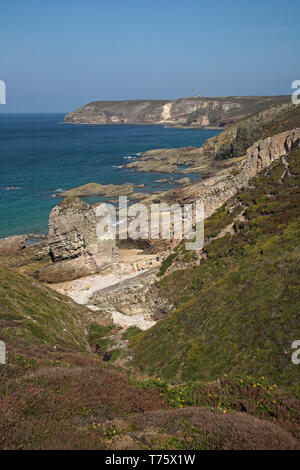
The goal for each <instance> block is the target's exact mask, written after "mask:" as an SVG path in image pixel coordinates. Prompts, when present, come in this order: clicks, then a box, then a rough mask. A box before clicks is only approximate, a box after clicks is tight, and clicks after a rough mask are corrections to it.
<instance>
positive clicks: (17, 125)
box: [0, 114, 218, 237]
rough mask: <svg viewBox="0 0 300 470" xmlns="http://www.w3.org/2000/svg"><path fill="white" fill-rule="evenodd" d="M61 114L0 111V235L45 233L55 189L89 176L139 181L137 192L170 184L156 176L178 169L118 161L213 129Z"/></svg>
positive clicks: (200, 137) (199, 139)
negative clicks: (78, 119)
mask: <svg viewBox="0 0 300 470" xmlns="http://www.w3.org/2000/svg"><path fill="white" fill-rule="evenodd" d="M63 118H64V115H63V114H31V115H30V114H26V115H25V114H24V115H21V114H18V115H0V215H1V218H0V237H6V236H9V235H14V234H22V233H36V234H45V233H47V231H48V217H49V213H50V211H51V209H52V208H53V207H54V206H55V205H56V204H57V203H58V202H59V199H58V198H56V197H54V196H55V194H57V193H58V192H59V191H62V190H64V189H68V188H72V187H75V186H79V185H82V184H85V183H89V182H92V181H93V182H98V183H101V184H108V183H114V184H122V183H127V182H132V183H134V184H141V183H144V184H145V188H143V189H142V190H141V189H137V191H139V192H140V191H145V192H150V191H158V190H163V189H170V188H171V187H172V184H170V183H168V184H164V185H163V184H161V183H160V182H159V180H160V179H163V178H170V177H173V178H175V179H177V178H182V175H175V174H172V175H170V174H165V173H136V172H134V171H131V170H128V169H124V168H119V166H120V165H124V164H125V163H128V162H130V161H133V158H138V155H137V154H138V153H140V152H143V151H146V150H150V149H154V148H175V147H177V148H178V147H185V146H200V145H202V144H203V143H204V142H205V141H206V140H207V139H208V138H209V137H212V136H213V135H215V134H216V133H217V132H218V131H215V130H201V129H174V128H164V127H163V126H147V125H138V126H135V125H126V126H124V125H106V126H90V125H72V124H63V123H62V121H63ZM129 157H131V158H129ZM132 157H133V158H132ZM189 176H190V178H191V179H199V175H189ZM99 199H100V198H99ZM87 201H88V200H87ZM94 201H95V198H93V202H94ZM88 202H89V201H88Z"/></svg>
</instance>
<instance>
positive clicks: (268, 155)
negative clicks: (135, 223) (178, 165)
mask: <svg viewBox="0 0 300 470" xmlns="http://www.w3.org/2000/svg"><path fill="white" fill-rule="evenodd" d="M299 145H300V128H297V129H293V130H291V131H286V132H282V133H280V134H277V135H274V136H273V137H268V138H266V139H263V140H259V141H258V142H256V143H255V144H254V145H253V146H251V147H250V148H248V150H247V154H246V156H245V157H244V158H242V159H239V161H237V162H236V163H234V164H233V165H231V166H230V167H229V168H227V169H224V170H221V171H219V172H217V173H216V174H215V175H214V176H212V177H210V178H207V179H204V180H202V181H201V182H199V183H196V184H192V185H189V186H187V187H186V188H185V189H184V191H183V190H180V191H179V190H176V191H169V192H168V193H166V199H167V201H168V202H174V201H177V202H179V203H180V204H187V203H191V202H195V201H196V200H199V201H202V202H203V203H204V211H205V217H209V216H210V215H211V214H212V213H213V212H214V211H215V210H216V209H218V208H219V207H221V206H222V204H223V203H224V202H226V201H227V200H228V199H229V198H231V197H232V196H234V195H235V194H236V192H237V191H238V190H239V189H241V188H243V187H246V186H247V184H248V182H249V180H250V179H251V178H253V177H254V176H256V175H257V174H258V173H259V172H260V171H262V170H264V169H265V168H267V167H268V166H269V165H270V164H271V163H273V162H274V161H276V160H279V159H280V158H281V157H284V156H285V155H287V154H288V153H289V152H290V151H291V150H292V149H294V148H297V147H299Z"/></svg>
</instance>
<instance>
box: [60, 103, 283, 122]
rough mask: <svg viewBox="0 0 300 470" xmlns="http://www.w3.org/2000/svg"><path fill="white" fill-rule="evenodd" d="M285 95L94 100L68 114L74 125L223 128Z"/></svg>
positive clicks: (67, 119) (67, 116)
mask: <svg viewBox="0 0 300 470" xmlns="http://www.w3.org/2000/svg"><path fill="white" fill-rule="evenodd" d="M289 101H290V97H288V96H233V97H213V98H181V99H178V100H170V101H168V100H128V101H93V102H91V103H88V104H87V105H85V106H82V107H81V108H78V109H76V110H75V111H73V112H71V113H69V114H67V115H66V116H65V122H70V123H74V124H158V123H164V124H166V125H175V126H188V127H200V128H201V127H224V126H226V125H228V124H230V123H231V122H233V121H235V120H236V119H239V118H241V117H242V116H245V115H247V114H250V113H254V112H257V111H260V110H262V109H264V108H267V107H269V106H271V105H276V104H282V103H288V102H289Z"/></svg>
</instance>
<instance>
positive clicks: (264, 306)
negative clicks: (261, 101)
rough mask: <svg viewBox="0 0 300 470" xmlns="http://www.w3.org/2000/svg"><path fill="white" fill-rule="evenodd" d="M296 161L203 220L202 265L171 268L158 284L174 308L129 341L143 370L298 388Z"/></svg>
mask: <svg viewBox="0 0 300 470" xmlns="http://www.w3.org/2000/svg"><path fill="white" fill-rule="evenodd" d="M299 159H300V152H299V150H298V151H295V152H294V153H292V154H291V155H290V156H289V157H288V158H287V159H286V160H284V161H282V162H280V163H275V164H273V166H272V168H271V169H268V170H265V171H264V173H262V174H261V175H260V176H259V177H257V178H256V179H255V180H253V181H252V183H251V186H250V188H249V189H246V190H244V191H240V192H239V193H238V194H237V196H236V197H235V198H234V199H232V200H230V201H229V202H228V203H227V204H224V205H223V206H222V207H221V209H219V210H218V211H217V212H215V213H214V214H213V215H212V216H211V217H210V218H209V219H208V220H207V221H206V224H205V227H206V231H205V236H206V240H207V242H206V245H205V247H204V256H203V257H202V259H201V264H200V265H192V266H191V267H189V268H188V269H184V270H178V271H175V272H173V273H171V274H169V275H168V271H167V275H166V276H165V277H163V278H162V280H161V281H160V282H159V283H158V285H159V288H160V294H161V295H162V296H164V297H167V298H168V299H169V301H170V302H171V303H172V304H173V305H174V311H173V313H172V314H171V315H169V316H168V317H167V318H165V319H163V320H161V321H160V322H158V323H157V324H156V325H155V326H154V327H152V328H151V329H150V330H148V331H146V332H143V333H141V334H139V335H137V336H136V337H135V338H133V339H132V340H131V346H132V352H133V354H134V364H136V366H138V367H139V369H140V370H142V371H143V372H146V373H149V374H151V375H156V376H157V375H159V376H160V377H165V378H168V379H171V380H179V381H187V380H196V379H197V380H199V379H201V380H210V381H211V380H216V379H218V378H220V377H221V376H224V374H230V375H237V374H246V375H247V374H249V375H250V374H252V375H255V376H258V377H259V376H264V377H268V378H269V379H273V380H275V381H276V383H282V384H290V385H291V386H294V387H296V388H297V387H298V393H299V382H298V380H299V366H297V365H293V364H292V362H291V354H292V350H291V344H292V342H293V341H294V340H296V339H298V338H300V320H299V307H300V289H299V287H300V286H299V279H300V276H299V274H300V272H299V266H300V263H299V258H300V251H299V246H300V243H299V242H300V238H299V233H300V232H299V228H300V202H299V201H300V199H299V179H300V160H299ZM218 234H219V236H218ZM214 237H215V238H214ZM183 255H184V252H182V249H181V248H180V247H179V248H178V251H177V254H176V253H175V256H174V255H172V258H171V259H170V262H169V263H167V267H168V266H172V263H173V264H175V263H176V258H178V259H180V258H182V256H183ZM169 269H170V268H169ZM162 274H163V271H162Z"/></svg>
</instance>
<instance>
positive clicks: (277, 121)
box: [217, 105, 300, 160]
mask: <svg viewBox="0 0 300 470" xmlns="http://www.w3.org/2000/svg"><path fill="white" fill-rule="evenodd" d="M233 127H234V128H236V132H235V133H233V134H232V136H231V138H230V139H229V140H227V141H225V142H224V143H223V144H222V145H221V146H220V148H219V150H218V152H217V159H219V160H223V159H227V158H234V157H240V156H242V155H244V154H245V152H246V150H247V148H249V147H251V145H253V144H254V142H256V141H257V140H260V139H265V138H266V137H271V136H273V135H275V134H279V133H280V132H284V131H288V130H290V129H294V128H296V127H300V105H298V106H295V107H292V108H290V109H288V110H286V108H282V107H280V106H279V107H276V106H275V107H273V108H270V109H269V110H268V112H266V111H263V112H259V113H257V114H254V115H251V116H248V117H246V118H242V119H241V120H240V121H237V123H235V124H234V125H233ZM229 131H230V129H229ZM227 133H228V131H225V132H224V135H227ZM229 134H230V132H229ZM220 136H221V134H220Z"/></svg>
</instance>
